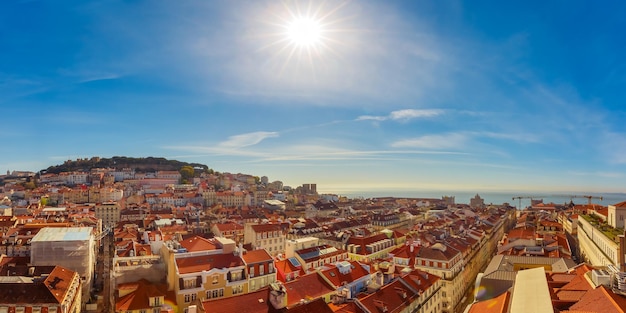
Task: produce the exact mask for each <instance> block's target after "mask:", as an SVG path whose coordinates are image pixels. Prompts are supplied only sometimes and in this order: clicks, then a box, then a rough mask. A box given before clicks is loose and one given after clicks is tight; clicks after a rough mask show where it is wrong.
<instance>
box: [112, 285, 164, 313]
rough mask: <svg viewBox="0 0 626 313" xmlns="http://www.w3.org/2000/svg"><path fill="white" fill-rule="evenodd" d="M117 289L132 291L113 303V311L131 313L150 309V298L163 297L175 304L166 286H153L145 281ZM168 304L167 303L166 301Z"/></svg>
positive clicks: (119, 286)
mask: <svg viewBox="0 0 626 313" xmlns="http://www.w3.org/2000/svg"><path fill="white" fill-rule="evenodd" d="M118 289H132V290H134V291H132V292H130V293H129V294H127V295H125V296H123V297H121V298H119V299H118V300H117V301H116V303H115V311H116V312H118V311H133V310H142V309H151V306H150V303H149V301H150V298H151V297H161V296H163V297H164V298H165V299H166V300H168V299H169V300H172V301H174V302H175V300H174V299H175V296H174V294H173V292H168V291H167V285H166V284H153V283H151V282H149V281H147V280H145V279H140V280H139V281H137V282H132V283H125V284H120V285H118ZM166 302H168V301H166Z"/></svg>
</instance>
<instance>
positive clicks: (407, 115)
mask: <svg viewBox="0 0 626 313" xmlns="http://www.w3.org/2000/svg"><path fill="white" fill-rule="evenodd" d="M443 113H444V111H443V110H438V109H423V110H417V109H405V110H397V111H392V112H391V113H389V115H387V116H372V115H362V116H359V117H358V118H357V121H368V120H369V121H386V120H393V121H408V120H412V119H415V118H426V117H435V116H439V115H442V114H443Z"/></svg>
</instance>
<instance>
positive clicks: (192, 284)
mask: <svg viewBox="0 0 626 313" xmlns="http://www.w3.org/2000/svg"><path fill="white" fill-rule="evenodd" d="M184 288H185V289H191V288H196V278H195V277H194V278H186V279H185V280H184Z"/></svg>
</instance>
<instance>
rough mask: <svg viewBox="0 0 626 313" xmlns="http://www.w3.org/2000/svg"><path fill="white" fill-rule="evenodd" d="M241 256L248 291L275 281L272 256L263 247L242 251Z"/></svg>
mask: <svg viewBox="0 0 626 313" xmlns="http://www.w3.org/2000/svg"><path fill="white" fill-rule="evenodd" d="M241 258H242V259H243V262H244V264H245V266H246V272H247V276H248V292H253V291H256V290H258V289H261V288H264V287H267V286H269V285H270V284H272V283H274V282H276V268H275V265H274V258H272V256H271V255H269V253H267V251H265V249H258V250H252V251H244V252H243V254H242V256H241Z"/></svg>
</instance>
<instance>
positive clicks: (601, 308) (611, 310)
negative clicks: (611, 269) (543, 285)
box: [569, 286, 626, 313]
mask: <svg viewBox="0 0 626 313" xmlns="http://www.w3.org/2000/svg"><path fill="white" fill-rule="evenodd" d="M569 310H570V311H589V312H597V313H625V312H626V297H622V296H618V295H616V294H614V293H613V292H611V291H609V290H607V289H606V287H604V286H600V287H598V288H596V289H593V290H590V291H588V292H587V293H586V294H585V295H584V296H583V297H582V298H581V299H580V301H578V302H577V303H576V304H574V305H572V306H571V307H570V308H569Z"/></svg>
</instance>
